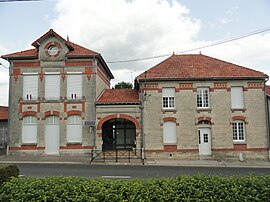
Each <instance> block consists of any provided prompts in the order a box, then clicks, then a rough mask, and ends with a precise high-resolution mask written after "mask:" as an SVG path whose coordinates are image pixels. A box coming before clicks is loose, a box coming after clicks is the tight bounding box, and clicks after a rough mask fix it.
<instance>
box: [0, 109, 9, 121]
mask: <svg viewBox="0 0 270 202" xmlns="http://www.w3.org/2000/svg"><path fill="white" fill-rule="evenodd" d="M0 120H1V121H4V120H8V107H3V106H0Z"/></svg>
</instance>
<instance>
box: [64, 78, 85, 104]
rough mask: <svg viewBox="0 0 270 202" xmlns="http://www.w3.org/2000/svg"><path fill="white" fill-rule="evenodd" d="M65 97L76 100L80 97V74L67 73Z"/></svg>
mask: <svg viewBox="0 0 270 202" xmlns="http://www.w3.org/2000/svg"><path fill="white" fill-rule="evenodd" d="M67 98H68V99H72V100H76V99H81V98H82V74H81V73H80V74H68V76H67Z"/></svg>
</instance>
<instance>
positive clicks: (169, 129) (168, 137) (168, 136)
mask: <svg viewBox="0 0 270 202" xmlns="http://www.w3.org/2000/svg"><path fill="white" fill-rule="evenodd" d="M163 143H164V144H176V123H174V122H164V123H163Z"/></svg>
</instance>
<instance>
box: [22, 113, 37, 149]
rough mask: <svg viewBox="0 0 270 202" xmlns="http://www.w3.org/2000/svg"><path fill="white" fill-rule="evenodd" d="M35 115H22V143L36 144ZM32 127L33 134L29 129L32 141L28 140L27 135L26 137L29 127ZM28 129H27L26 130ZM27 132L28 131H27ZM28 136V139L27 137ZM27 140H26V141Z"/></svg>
mask: <svg viewBox="0 0 270 202" xmlns="http://www.w3.org/2000/svg"><path fill="white" fill-rule="evenodd" d="M37 125H38V124H37V117H36V116H24V117H23V120H22V144H25V145H26V144H37ZM30 127H31V130H33V129H34V131H35V134H33V131H31V134H30V135H31V138H34V139H35V140H34V141H29V135H28V136H27V137H26V135H27V134H25V132H27V131H28V130H29V128H30ZM27 129H28V130H27ZM28 132H29V131H28ZM27 138H28V139H27ZM26 140H27V141H26Z"/></svg>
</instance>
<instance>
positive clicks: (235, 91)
mask: <svg viewBox="0 0 270 202" xmlns="http://www.w3.org/2000/svg"><path fill="white" fill-rule="evenodd" d="M231 105H232V109H243V108H244V92H243V87H231Z"/></svg>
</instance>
